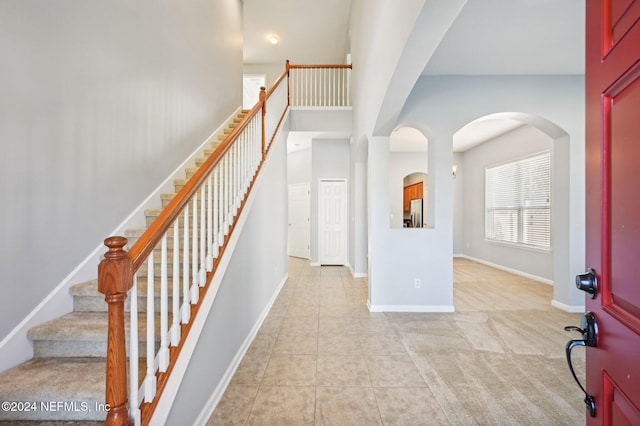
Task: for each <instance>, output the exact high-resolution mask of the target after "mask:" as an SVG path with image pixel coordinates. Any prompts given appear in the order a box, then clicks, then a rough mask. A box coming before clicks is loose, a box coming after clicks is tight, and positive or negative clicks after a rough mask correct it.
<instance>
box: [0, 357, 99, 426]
mask: <svg viewBox="0 0 640 426" xmlns="http://www.w3.org/2000/svg"><path fill="white" fill-rule="evenodd" d="M105 368H106V360H105V359H104V358H38V359H31V360H29V361H27V362H25V363H22V364H20V365H18V366H16V367H14V368H11V369H9V370H7V371H4V372H2V373H0V400H1V401H21V402H26V401H29V402H32V403H33V402H35V403H36V406H35V408H36V410H33V411H24V410H23V411H20V412H12V411H4V410H2V411H0V420H18V419H20V420H76V421H77V420H104V418H105V415H106V413H105V412H104V411H101V410H99V411H96V410H95V408H96V404H98V405H99V404H101V403H102V402H103V401H104V398H105V396H104V387H105ZM59 401H60V402H63V403H64V402H67V403H73V405H67V407H66V408H68V409H64V408H65V407H64V406H61V407H60V406H58V405H56V404H57V403H58V402H59ZM41 403H44V406H43V405H42V404H41ZM50 404H53V406H51V405H50ZM83 404H86V406H85V405H83ZM44 407H52V408H58V407H60V408H62V409H61V410H55V411H54V410H45V409H41V408H44ZM84 408H86V410H84ZM98 408H100V407H98ZM48 424H49V423H48Z"/></svg>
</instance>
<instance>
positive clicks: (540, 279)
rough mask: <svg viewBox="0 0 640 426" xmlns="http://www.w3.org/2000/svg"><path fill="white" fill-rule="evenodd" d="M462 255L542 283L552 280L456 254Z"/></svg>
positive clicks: (469, 257) (468, 257)
mask: <svg viewBox="0 0 640 426" xmlns="http://www.w3.org/2000/svg"><path fill="white" fill-rule="evenodd" d="M456 257H462V258H464V259H467V260H471V261H472V262H477V263H482V264H483V265H487V266H491V267H492V268H496V269H500V270H503V271H506V272H511V273H512V274H515V275H519V276H521V277H525V278H529V279H532V280H534V281H538V282H541V283H543V284H548V285H553V280H550V279H547V278H542V277H539V276H537V275H533V274H528V273H526V272H522V271H518V270H517V269H513V268H509V267H507V266H502V265H498V264H497V263H492V262H487V261H486V260H482V259H478V258H476V257H471V256H467V255H466V254H463V255H460V256H456Z"/></svg>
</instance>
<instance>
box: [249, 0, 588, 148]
mask: <svg viewBox="0 0 640 426" xmlns="http://www.w3.org/2000/svg"><path fill="white" fill-rule="evenodd" d="M350 9H351V0H244V62H245V63H246V64H277V65H281V64H282V63H284V61H285V60H286V59H290V60H291V61H292V62H295V63H342V62H344V58H345V57H346V54H347V53H348V51H349V46H348V43H349V41H348V40H349V14H350ZM271 35H275V36H277V37H278V39H279V43H278V44H276V45H272V44H270V42H269V37H270V36H271ZM583 73H584V0H562V1H558V0H469V1H468V2H467V4H466V5H465V6H464V8H463V10H462V11H461V12H460V15H459V16H458V18H457V19H456V21H455V22H454V23H453V25H452V26H451V27H450V29H449V31H448V32H447V34H446V35H445V37H444V38H443V40H442V42H441V43H440V45H439V47H438V49H437V50H436V51H435V53H434V55H433V56H432V58H431V60H430V61H429V62H428V64H427V66H426V67H425V69H424V71H423V75H501V74H583ZM520 125H521V124H520V123H519V122H515V121H513V120H480V121H476V122H473V123H470V124H469V125H467V126H465V127H464V128H462V129H460V130H459V131H458V132H457V133H456V134H455V135H454V151H456V152H461V151H465V150H466V149H469V148H471V147H473V146H475V145H477V144H479V143H482V142H484V141H486V140H489V139H491V138H493V137H496V136H498V135H500V134H503V133H506V132H509V131H511V130H513V129H515V128H516V127H519V126H520ZM394 133H396V134H395V135H392V139H394V138H395V139H396V141H397V140H398V138H399V137H401V136H402V138H404V140H403V141H402V142H396V143H395V145H398V144H400V145H398V146H399V147H398V148H397V149H398V150H401V151H406V150H407V149H410V148H407V147H410V146H420V143H424V137H423V136H422V135H421V134H419V133H418V134H416V133H417V132H411V131H406V132H405V131H403V132H394ZM314 136H315V135H310V134H298V135H293V138H291V139H292V140H293V142H292V144H296V143H297V144H298V146H297V147H295V146H293V145H292V146H291V147H290V149H301V148H300V147H301V146H305V144H309V143H310V139H311V137H314ZM325 136H326V135H325ZM290 142H291V141H290ZM392 145H394V144H393V143H392Z"/></svg>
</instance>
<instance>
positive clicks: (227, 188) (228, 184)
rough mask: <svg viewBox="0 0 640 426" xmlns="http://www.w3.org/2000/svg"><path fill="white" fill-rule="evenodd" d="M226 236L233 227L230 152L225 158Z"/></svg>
mask: <svg viewBox="0 0 640 426" xmlns="http://www.w3.org/2000/svg"><path fill="white" fill-rule="evenodd" d="M224 163H225V167H224V172H225V178H224V235H228V234H229V227H230V226H231V219H232V216H231V182H230V181H231V158H230V156H229V151H227V153H226V154H225V156H224Z"/></svg>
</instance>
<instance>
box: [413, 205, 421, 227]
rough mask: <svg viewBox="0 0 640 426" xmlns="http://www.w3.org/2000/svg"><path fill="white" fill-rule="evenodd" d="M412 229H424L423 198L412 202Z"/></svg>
mask: <svg viewBox="0 0 640 426" xmlns="http://www.w3.org/2000/svg"><path fill="white" fill-rule="evenodd" d="M411 227H412V228H422V198H416V199H415V200H411Z"/></svg>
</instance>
